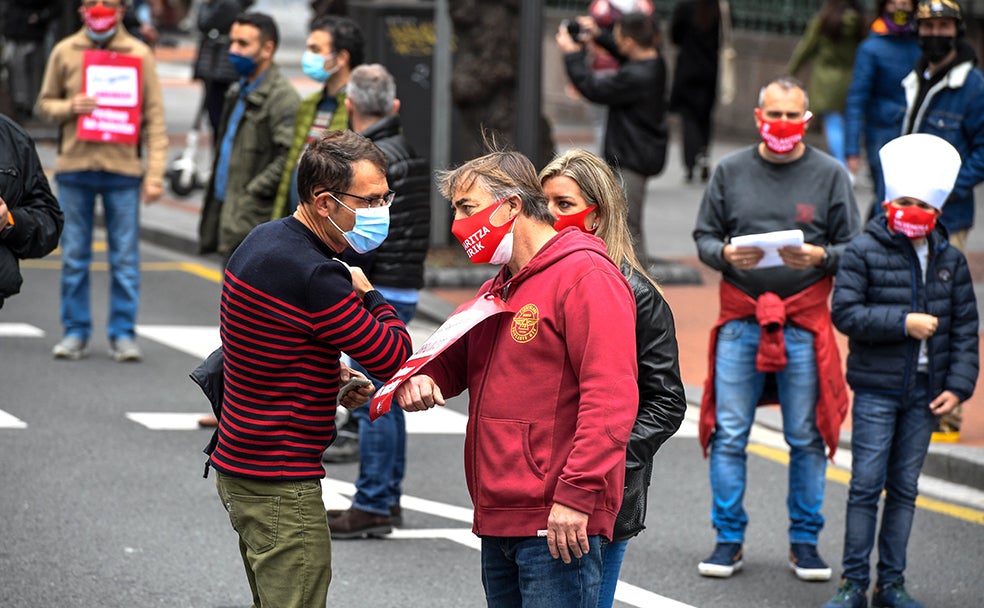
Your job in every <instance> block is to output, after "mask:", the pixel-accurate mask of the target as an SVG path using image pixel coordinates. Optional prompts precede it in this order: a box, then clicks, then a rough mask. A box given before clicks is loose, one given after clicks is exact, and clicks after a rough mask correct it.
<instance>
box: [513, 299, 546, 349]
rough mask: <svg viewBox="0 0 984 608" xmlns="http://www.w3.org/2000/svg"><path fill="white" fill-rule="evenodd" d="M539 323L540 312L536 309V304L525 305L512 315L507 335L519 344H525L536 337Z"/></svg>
mask: <svg viewBox="0 0 984 608" xmlns="http://www.w3.org/2000/svg"><path fill="white" fill-rule="evenodd" d="M539 323H540V310H539V309H538V308H537V307H536V304H527V305H526V306H524V307H522V308H520V309H519V312H517V313H516V314H515V315H513V320H512V326H511V327H510V328H509V334H510V335H511V336H512V339H513V340H515V341H517V342H519V343H520V344H525V343H526V342H529V341H530V340H532V339H533V338H535V337H536V332H537V331H538V330H539Z"/></svg>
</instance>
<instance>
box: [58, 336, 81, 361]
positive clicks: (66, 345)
mask: <svg viewBox="0 0 984 608" xmlns="http://www.w3.org/2000/svg"><path fill="white" fill-rule="evenodd" d="M85 346H86V345H85V340H83V339H82V338H80V337H78V336H65V337H64V338H62V341H61V342H59V343H58V344H55V347H54V348H52V349H51V354H52V355H54V357H55V359H70V360H72V361H74V360H76V359H81V358H82V357H84V356H85V354H86V351H85Z"/></svg>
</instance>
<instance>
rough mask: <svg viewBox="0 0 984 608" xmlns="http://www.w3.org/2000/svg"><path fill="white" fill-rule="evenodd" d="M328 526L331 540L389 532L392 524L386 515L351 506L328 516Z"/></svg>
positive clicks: (379, 534) (391, 529) (365, 536)
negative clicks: (340, 512)
mask: <svg viewBox="0 0 984 608" xmlns="http://www.w3.org/2000/svg"><path fill="white" fill-rule="evenodd" d="M327 513H328V512H326V514H327ZM328 528H329V529H330V530H331V538H332V539H333V540H351V539H354V538H368V537H371V536H382V535H384V534H389V533H390V532H392V531H393V524H392V522H391V521H390V518H389V517H388V516H386V515H376V514H375V513H369V512H368V511H362V510H360V509H356V508H355V507H351V508H349V509H347V510H345V511H343V512H342V514H341V515H339V516H338V517H329V518H328Z"/></svg>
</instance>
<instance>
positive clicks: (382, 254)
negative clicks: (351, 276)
mask: <svg viewBox="0 0 984 608" xmlns="http://www.w3.org/2000/svg"><path fill="white" fill-rule="evenodd" d="M362 135H363V136H365V137H367V138H368V139H370V140H372V143H374V144H376V146H378V147H379V149H380V150H382V151H383V154H384V155H385V156H386V160H387V161H388V162H389V167H388V168H387V170H386V181H387V182H388V183H389V187H390V190H393V191H394V192H396V198H395V199H393V205H392V206H391V207H390V226H389V234H388V235H387V236H386V240H385V241H383V244H382V245H380V246H379V247H378V248H377V249H375V250H373V251H370V252H368V253H364V254H361V255H360V254H357V253H355V252H354V251H352V249H351V248H346V249H345V251H343V252H342V253H341V255H339V256H338V257H340V258H341V259H343V260H345V262H346V263H348V264H353V265H355V266H358V267H359V268H361V269H362V270H363V271H364V272H365V273H366V276H367V277H368V278H369V280H370V281H371V282H372V284H373V285H379V286H384V287H400V288H407V289H420V288H421V287H423V286H424V258H426V257H427V248H428V247H429V246H430V186H431V172H430V164H429V163H428V162H427V159H424V158H421V157H420V156H418V155H417V153H416V152H414V150H413V148H411V147H410V143H409V142H407V140H406V138H405V137H403V133H402V127H401V126H400V117H399V116H396V115H393V116H387V117H385V118H383V119H381V120H379V121H378V122H376V123H374V124H373V125H372V126H370V127H369V128H368V129H366V130H365V131H363V132H362Z"/></svg>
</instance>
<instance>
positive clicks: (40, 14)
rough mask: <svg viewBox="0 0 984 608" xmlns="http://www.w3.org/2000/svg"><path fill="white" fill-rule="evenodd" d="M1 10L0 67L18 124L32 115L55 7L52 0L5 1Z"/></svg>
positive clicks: (13, 115)
mask: <svg viewBox="0 0 984 608" xmlns="http://www.w3.org/2000/svg"><path fill="white" fill-rule="evenodd" d="M0 4H6V6H4V7H0V21H2V23H3V29H2V30H0V37H2V39H3V45H2V46H3V49H2V51H3V53H2V58H3V64H4V65H5V67H6V69H7V72H8V74H7V75H8V83H7V84H8V85H9V89H10V95H11V97H12V98H13V106H14V107H13V114H12V115H11V117H12V118H14V119H15V120H17V121H18V122H25V121H27V120H30V119H31V118H32V116H33V114H34V104H35V102H37V98H38V91H39V90H41V76H43V75H44V64H45V59H46V58H47V54H48V50H49V49H47V48H46V46H45V38H46V36H47V35H48V30H49V28H50V27H51V24H52V22H53V21H54V19H55V16H56V11H57V9H58V6H57V5H56V2H55V0H7V2H5V3H0Z"/></svg>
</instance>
